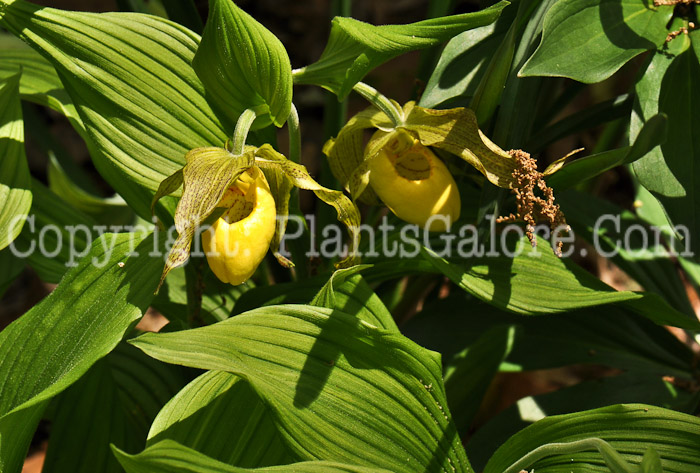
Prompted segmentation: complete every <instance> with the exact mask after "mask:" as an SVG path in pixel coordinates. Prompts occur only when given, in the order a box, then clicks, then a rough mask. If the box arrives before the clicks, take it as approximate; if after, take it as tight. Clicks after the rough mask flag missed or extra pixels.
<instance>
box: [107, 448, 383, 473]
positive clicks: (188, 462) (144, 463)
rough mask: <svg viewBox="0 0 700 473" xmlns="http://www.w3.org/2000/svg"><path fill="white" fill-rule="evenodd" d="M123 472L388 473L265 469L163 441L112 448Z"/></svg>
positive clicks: (315, 466)
mask: <svg viewBox="0 0 700 473" xmlns="http://www.w3.org/2000/svg"><path fill="white" fill-rule="evenodd" d="M112 449H113V450H114V454H115V455H116V457H117V459H118V460H119V463H121V465H122V467H124V469H125V470H126V473H247V472H260V473H326V472H328V473H389V471H388V470H382V469H379V468H363V467H357V466H351V465H344V464H340V463H332V462H324V461H320V462H319V461H315V462H301V463H294V464H292V465H283V466H273V467H268V468H255V469H248V468H238V467H235V466H231V465H227V464H226V463H222V462H220V461H217V460H214V459H212V458H210V457H207V456H206V455H203V454H201V453H199V452H197V451H195V450H192V449H190V448H187V447H185V446H182V445H180V444H178V443H177V442H173V441H171V440H164V441H162V442H158V443H157V444H155V445H153V446H151V447H149V448H147V449H146V450H144V451H143V452H141V453H139V454H137V455H129V454H127V453H124V452H122V451H121V450H119V449H118V448H116V447H112Z"/></svg>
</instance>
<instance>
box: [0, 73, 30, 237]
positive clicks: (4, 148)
mask: <svg viewBox="0 0 700 473" xmlns="http://www.w3.org/2000/svg"><path fill="white" fill-rule="evenodd" d="M31 205H32V191H31V178H30V176H29V166H28V165H27V157H26V156H25V154H24V123H23V122H22V107H21V106H20V102H19V75H15V76H12V77H10V78H9V79H7V80H5V81H4V82H3V83H0V229H2V230H1V232H2V234H1V235H0V250H2V249H3V248H5V247H7V245H9V244H10V243H12V241H13V240H14V239H15V238H17V235H19V232H20V231H22V226H23V225H24V221H25V218H26V216H27V213H28V212H29V208H30V207H31Z"/></svg>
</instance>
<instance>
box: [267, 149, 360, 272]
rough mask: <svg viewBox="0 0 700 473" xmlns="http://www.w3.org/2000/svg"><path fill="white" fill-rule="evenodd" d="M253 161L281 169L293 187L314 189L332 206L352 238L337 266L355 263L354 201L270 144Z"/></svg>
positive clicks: (356, 216)
mask: <svg viewBox="0 0 700 473" xmlns="http://www.w3.org/2000/svg"><path fill="white" fill-rule="evenodd" d="M255 163H256V165H257V166H259V167H260V168H261V169H263V170H264V169H267V168H273V169H279V170H282V172H284V173H285V174H286V175H287V177H288V178H289V179H290V181H291V183H292V184H293V185H294V186H296V187H298V188H300V189H305V190H309V191H313V193H314V194H316V197H318V198H319V199H321V200H322V201H323V202H325V203H326V204H328V205H330V206H332V207H333V208H334V209H335V211H336V213H337V214H338V220H339V221H340V222H341V223H343V224H344V225H345V227H346V228H347V230H348V234H349V235H350V240H351V248H350V250H349V252H348V255H347V256H346V257H345V259H343V260H342V261H340V262H339V263H337V265H336V266H338V267H346V266H351V265H353V264H355V263H356V261H357V255H356V254H355V252H356V250H357V245H358V244H359V241H360V211H359V210H358V208H357V206H356V205H355V203H354V202H352V201H351V200H350V199H348V198H347V197H346V196H345V194H343V193H342V192H340V191H336V190H331V189H327V188H325V187H323V186H322V185H320V184H319V183H318V182H316V181H315V180H314V179H313V178H312V177H311V175H310V174H309V171H307V170H306V167H304V166H303V165H301V164H297V163H295V162H293V161H290V160H289V159H287V158H286V157H284V155H282V154H280V153H278V152H277V151H275V149H274V148H273V147H272V146H270V145H269V144H264V145H262V146H261V147H260V148H258V149H257V150H256V152H255Z"/></svg>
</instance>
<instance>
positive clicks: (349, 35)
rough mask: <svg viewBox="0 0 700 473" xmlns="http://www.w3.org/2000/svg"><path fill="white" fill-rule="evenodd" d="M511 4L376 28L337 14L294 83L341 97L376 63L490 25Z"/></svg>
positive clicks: (297, 74)
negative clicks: (322, 45) (314, 57)
mask: <svg viewBox="0 0 700 473" xmlns="http://www.w3.org/2000/svg"><path fill="white" fill-rule="evenodd" d="M509 4H510V3H509V2H507V1H501V2H499V3H497V4H495V5H492V6H491V7H489V8H486V9H484V10H481V11H479V12H475V13H465V14H462V15H453V16H446V17H442V18H433V19H430V20H425V21H419V22H417V23H411V24H408V25H383V26H374V25H370V24H367V23H363V22H361V21H358V20H355V19H353V18H344V17H336V18H334V19H333V24H332V26H331V34H330V37H329V39H328V44H327V45H326V49H324V51H323V54H321V58H320V59H319V60H318V61H317V62H315V63H313V64H311V65H309V66H306V67H304V68H302V69H299V70H296V71H295V73H294V81H295V82H297V83H300V84H316V85H320V86H322V87H324V88H326V89H328V90H330V91H331V92H333V93H335V94H336V95H337V96H338V98H339V99H343V98H345V97H346V96H347V95H348V94H349V93H350V91H351V90H352V88H353V86H354V85H355V84H356V83H357V82H359V81H361V80H362V78H363V77H364V76H365V75H366V74H367V73H368V72H369V71H371V70H372V69H374V68H375V67H377V66H379V65H381V64H383V63H385V62H386V61H388V60H390V59H392V58H394V57H396V56H399V55H401V54H404V53H407V52H409V51H414V50H417V49H425V48H429V47H431V46H435V45H437V44H440V43H442V42H445V41H447V40H449V39H450V38H452V37H453V36H456V35H457V34H459V33H461V32H463V31H466V30H469V29H472V28H478V27H480V26H485V25H489V24H491V23H493V22H494V21H496V19H497V18H498V17H499V15H500V14H501V11H502V10H503V9H504V8H505V7H506V6H508V5H509Z"/></svg>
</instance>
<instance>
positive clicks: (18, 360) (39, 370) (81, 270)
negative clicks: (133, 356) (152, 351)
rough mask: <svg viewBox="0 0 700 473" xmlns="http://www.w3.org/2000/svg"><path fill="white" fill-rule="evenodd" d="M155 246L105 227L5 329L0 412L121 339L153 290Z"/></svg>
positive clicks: (71, 375) (74, 375)
mask: <svg viewBox="0 0 700 473" xmlns="http://www.w3.org/2000/svg"><path fill="white" fill-rule="evenodd" d="M154 249H156V250H158V249H159V247H158V246H155V245H154V241H153V239H152V238H150V237H146V238H143V237H139V236H138V235H137V234H131V233H127V234H105V235H104V236H102V237H101V238H100V239H99V240H97V241H96V242H95V243H94V244H93V246H92V248H91V250H90V253H89V254H88V257H86V258H83V259H82V260H81V263H80V264H79V265H78V266H77V267H75V268H72V269H71V270H69V271H68V273H66V275H65V276H64V278H63V279H62V280H61V283H60V284H59V285H58V287H57V288H56V289H55V290H54V291H53V292H52V293H51V294H50V295H49V296H47V297H46V298H45V299H43V300H42V301H41V302H40V303H39V304H37V305H36V306H34V307H33V308H32V309H31V310H30V311H29V312H27V313H26V314H24V315H23V316H22V317H20V318H19V319H17V320H16V321H14V322H13V323H12V324H10V325H9V326H7V327H6V328H5V329H4V330H3V331H2V332H0V373H1V374H2V376H0V379H2V380H3V382H2V383H0V416H4V415H7V414H8V413H11V412H17V411H19V410H21V409H23V408H27V407H30V406H33V405H35V404H37V403H39V402H41V401H42V400H44V399H49V398H51V397H52V396H54V395H56V394H58V393H59V392H61V391H63V390H64V389H65V388H67V387H68V386H70V385H71V384H72V383H74V382H75V381H76V380H77V379H78V378H80V376H82V375H83V374H84V373H85V372H86V371H87V370H88V369H89V368H90V366H92V365H93V364H94V363H95V362H96V361H97V360H99V359H100V358H102V357H103V356H105V355H106V354H107V353H109V352H110V351H111V350H112V349H113V348H114V347H115V346H116V345H117V343H118V342H119V340H121V338H122V336H123V335H124V333H125V332H126V330H127V329H128V328H129V326H130V325H131V324H132V323H134V322H135V321H136V320H138V319H139V318H140V317H141V314H142V313H143V312H144V311H145V310H146V308H147V307H148V304H149V303H150V301H151V299H152V297H153V290H154V289H155V286H156V283H157V280H158V274H159V273H160V270H161V265H162V260H161V258H158V257H151V256H149V255H148V253H149V252H152V251H153V250H154ZM132 252H136V253H137V255H135V256H129V254H131V253H132ZM121 263H123V264H121Z"/></svg>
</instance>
